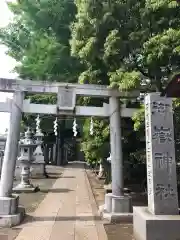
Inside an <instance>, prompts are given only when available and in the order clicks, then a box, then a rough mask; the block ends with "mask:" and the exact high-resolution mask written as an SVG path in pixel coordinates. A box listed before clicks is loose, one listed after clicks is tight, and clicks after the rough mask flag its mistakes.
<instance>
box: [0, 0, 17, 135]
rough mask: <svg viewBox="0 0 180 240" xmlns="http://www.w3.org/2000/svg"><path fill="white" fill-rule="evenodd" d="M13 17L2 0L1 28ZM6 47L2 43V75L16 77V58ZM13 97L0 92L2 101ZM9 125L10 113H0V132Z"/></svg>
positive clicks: (0, 1)
mask: <svg viewBox="0 0 180 240" xmlns="http://www.w3.org/2000/svg"><path fill="white" fill-rule="evenodd" d="M11 18H12V14H11V12H10V11H9V10H8V7H7V5H6V0H0V28H1V27H5V26H6V25H7V24H8V23H9V21H10V20H11ZM6 50H7V49H6V47H5V46H3V45H0V77H4V78H15V77H16V76H17V75H16V74H15V73H12V70H13V68H14V66H15V64H16V62H15V60H14V59H12V58H10V57H9V56H7V55H6ZM9 97H10V98H11V97H12V94H8V93H2V92H0V102H4V101H6V99H7V98H9ZM8 127H9V113H0V133H4V131H5V129H6V128H8Z"/></svg>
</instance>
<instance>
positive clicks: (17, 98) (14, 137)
mask: <svg viewBox="0 0 180 240" xmlns="http://www.w3.org/2000/svg"><path fill="white" fill-rule="evenodd" d="M23 99H24V94H23V93H22V92H20V91H17V92H15V93H14V97H13V100H12V106H11V115H10V124H9V130H8V136H7V142H6V148H5V154H4V160H3V166H2V172H1V182H0V226H3V227H5V226H6V227H11V226H13V225H17V224H19V223H20V221H21V219H22V217H23V215H24V209H21V211H19V210H20V209H19V208H18V203H19V197H18V196H17V195H13V194H12V188H13V180H14V172H15V167H16V159H17V155H18V141H19V136H20V122H21V115H22V114H21V112H22V107H23Z"/></svg>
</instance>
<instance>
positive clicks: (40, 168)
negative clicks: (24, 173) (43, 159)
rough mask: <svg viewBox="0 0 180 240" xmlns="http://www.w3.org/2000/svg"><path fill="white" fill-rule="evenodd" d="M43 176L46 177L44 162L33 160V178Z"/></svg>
mask: <svg viewBox="0 0 180 240" xmlns="http://www.w3.org/2000/svg"><path fill="white" fill-rule="evenodd" d="M36 177H41V178H45V177H46V176H45V172H44V163H36V162H33V163H32V164H31V178H36Z"/></svg>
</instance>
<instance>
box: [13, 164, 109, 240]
mask: <svg viewBox="0 0 180 240" xmlns="http://www.w3.org/2000/svg"><path fill="white" fill-rule="evenodd" d="M21 227H22V231H21V232H20V234H19V235H18V236H17V237H16V240H61V239H62V240H107V236H106V233H105V231H104V228H103V225H102V223H101V221H100V219H99V217H98V215H97V209H96V204H95V200H94V197H93V194H92V191H91V187H90V184H89V181H88V179H87V176H86V172H85V169H84V164H82V163H73V164H69V165H68V167H66V168H65V170H64V173H63V175H62V177H61V178H59V179H57V181H56V182H55V184H54V185H53V187H52V189H50V191H49V193H48V194H47V196H46V197H45V199H44V200H43V201H42V203H41V204H40V205H39V207H38V209H37V210H36V211H35V212H34V213H33V214H32V219H31V220H30V221H29V222H27V223H24V224H23V226H21Z"/></svg>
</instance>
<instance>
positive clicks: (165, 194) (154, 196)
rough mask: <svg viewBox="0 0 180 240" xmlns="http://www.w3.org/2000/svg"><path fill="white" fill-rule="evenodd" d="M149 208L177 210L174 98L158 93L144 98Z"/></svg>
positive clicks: (159, 211)
mask: <svg viewBox="0 0 180 240" xmlns="http://www.w3.org/2000/svg"><path fill="white" fill-rule="evenodd" d="M145 125H146V161H147V162H146V164H147V185H148V210H149V211H150V212H151V213H152V214H156V215H160V214H163V215H168V214H169V215H174V214H178V196H177V179H176V161H175V144H174V128H173V111H172V100H171V99H170V98H162V97H160V96H159V94H157V93H154V94H148V95H147V96H146V98H145Z"/></svg>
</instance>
